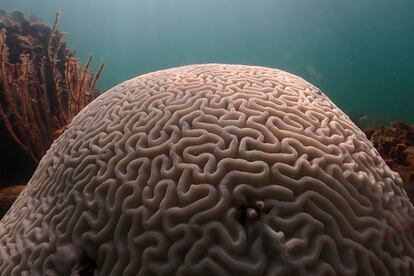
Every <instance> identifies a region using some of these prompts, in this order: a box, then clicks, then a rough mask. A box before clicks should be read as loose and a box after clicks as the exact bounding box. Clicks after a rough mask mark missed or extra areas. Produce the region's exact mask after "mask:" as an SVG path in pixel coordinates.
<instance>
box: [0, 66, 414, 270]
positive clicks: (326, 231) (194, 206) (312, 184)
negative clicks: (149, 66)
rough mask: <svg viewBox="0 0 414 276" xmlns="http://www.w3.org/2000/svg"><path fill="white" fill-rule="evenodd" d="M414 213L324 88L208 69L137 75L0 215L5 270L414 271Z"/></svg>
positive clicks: (78, 125)
mask: <svg viewBox="0 0 414 276" xmlns="http://www.w3.org/2000/svg"><path fill="white" fill-rule="evenodd" d="M413 222H414V208H413V206H412V205H411V203H410V201H409V199H408V197H407V195H406V193H405V192H404V191H403V189H402V183H401V179H400V178H399V176H398V175H397V174H396V173H394V172H392V171H391V170H390V169H389V168H388V167H387V166H386V165H385V163H384V161H383V160H382V159H381V157H380V156H379V154H378V152H377V151H376V150H375V149H374V148H373V146H372V144H371V143H370V142H369V141H368V140H367V139H366V137H365V136H364V134H363V133H362V132H361V130H359V129H358V128H357V127H356V126H355V125H354V124H353V123H352V122H351V121H350V119H349V118H348V117H347V116H346V115H345V114H344V113H343V112H342V111H341V110H339V109H338V108H337V107H336V106H335V105H334V104H333V103H332V102H331V101H330V100H329V99H328V98H327V97H326V96H325V95H324V94H323V93H322V92H321V91H320V90H319V89H317V88H316V87H314V86H312V85H311V84H309V83H308V82H306V81H304V80H303V79H301V78H299V77H296V76H294V75H291V74H289V73H286V72H283V71H280V70H276V69H270V68H263V67H254V66H241V65H223V64H207V65H192V66H185V67H179V68H174V69H170V70H164V71H158V72H155V73H150V74H146V75H142V76H139V77H137V78H134V79H132V80H129V81H126V82H124V83H122V84H120V85H118V86H116V87H115V88H113V89H111V90H110V91H108V92H107V93H105V94H103V95H101V96H100V97H99V98H97V99H96V100H95V101H93V102H92V103H91V104H90V105H89V106H87V108H85V109H84V110H83V111H82V112H81V113H80V114H79V115H78V116H77V117H76V118H75V119H74V120H73V122H72V123H71V125H70V127H69V129H68V130H67V131H66V132H65V133H64V134H63V135H62V136H61V137H60V138H59V139H58V140H57V141H55V143H54V144H53V145H52V147H51V148H50V150H49V151H48V152H47V154H46V156H45V157H44V158H43V159H42V161H41V163H40V164H39V167H38V169H37V171H36V172H35V174H34V176H33V178H32V179H31V181H30V183H29V184H28V185H27V187H26V188H25V190H24V191H23V193H22V194H21V196H20V197H19V198H18V200H17V201H16V202H15V204H14V205H13V207H12V209H11V210H10V211H9V212H8V213H7V215H6V216H5V217H4V218H3V219H2V221H1V223H0V254H1V255H0V271H1V272H2V275H21V274H23V275H27V274H31V275H65V274H70V273H75V271H76V270H80V269H81V266H82V263H84V262H85V260H87V262H89V263H94V268H93V269H94V271H95V274H97V275H137V274H139V275H154V274H157V275H175V274H177V275H193V274H202V275H204V274H210V275H211V274H213V275H234V274H236V273H237V274H238V275H276V274H277V275H335V274H338V275H356V274H359V275H409V274H411V275H413V273H414V230H413V227H412V226H413Z"/></svg>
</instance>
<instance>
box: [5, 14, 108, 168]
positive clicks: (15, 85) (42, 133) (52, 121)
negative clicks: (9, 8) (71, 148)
mask: <svg viewBox="0 0 414 276" xmlns="http://www.w3.org/2000/svg"><path fill="white" fill-rule="evenodd" d="M59 18H60V14H59V13H58V14H57V15H56V19H55V23H54V25H53V27H52V28H51V29H50V28H48V27H46V26H45V25H43V24H42V23H40V22H39V21H37V20H34V19H33V20H27V19H25V17H24V16H23V15H22V14H21V13H13V14H7V13H5V12H0V25H1V26H0V27H2V29H1V30H0V123H1V124H3V125H4V126H5V129H6V130H7V133H8V135H9V136H10V137H12V139H13V140H14V141H15V142H16V143H18V145H19V146H20V147H21V148H22V149H23V150H24V151H25V152H26V153H27V154H28V155H29V156H30V157H31V158H32V160H33V161H34V162H38V161H39V160H40V158H41V157H42V156H43V154H44V153H45V151H46V150H47V149H48V148H49V146H50V144H51V143H52V141H53V139H55V138H56V137H57V136H58V135H59V134H60V133H61V132H62V130H63V129H64V128H65V127H66V126H67V124H68V123H69V122H70V121H71V120H72V118H73V117H74V116H75V115H76V114H77V113H78V112H79V111H80V110H81V109H82V108H84V107H85V106H86V105H87V104H88V103H89V102H90V101H91V100H93V99H94V98H95V97H96V96H97V89H96V88H95V86H96V81H97V79H98V78H99V76H100V73H101V71H102V68H103V65H101V67H100V68H99V70H98V73H97V74H96V75H95V76H94V75H93V74H91V73H90V72H89V66H90V63H91V57H90V58H89V60H88V62H87V64H86V65H85V66H84V67H83V68H81V66H80V64H79V62H78V60H77V59H76V58H75V57H74V55H73V53H72V52H71V51H70V50H69V49H68V48H67V47H66V44H64V43H63V35H62V33H60V32H58V31H57V25H58V23H59ZM17 56H19V60H17Z"/></svg>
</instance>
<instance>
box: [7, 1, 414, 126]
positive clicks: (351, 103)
mask: <svg viewBox="0 0 414 276" xmlns="http://www.w3.org/2000/svg"><path fill="white" fill-rule="evenodd" d="M0 9H5V10H7V11H13V10H21V11H23V12H24V13H26V14H27V15H29V14H30V15H35V16H37V17H39V18H41V19H43V20H44V21H45V22H47V23H49V24H52V23H53V21H54V17H55V13H56V11H58V10H60V11H61V12H62V13H63V17H62V20H61V24H60V27H59V30H60V31H62V32H66V33H67V35H66V39H65V40H66V41H67V42H68V44H69V46H70V47H71V48H73V49H76V52H77V56H78V57H80V58H81V59H82V60H83V61H85V60H86V58H87V56H88V55H89V53H92V54H93V55H94V57H95V60H96V61H97V60H98V59H99V58H103V60H104V62H105V70H104V73H103V76H102V79H101V81H100V84H99V88H100V89H101V90H102V91H105V90H107V89H109V88H110V87H112V86H114V85H116V84H118V83H120V82H122V81H124V80H126V79H129V78H132V77H134V76H136V75H140V74H143V73H146V72H150V71H154V70H158V69H164V68H169V67H175V66H179V65H185V64H194V63H211V62H215V63H217V62H218V63H239V64H252V65H262V66H269V67H275V68H279V69H282V70H286V71H288V72H291V73H294V74H297V75H300V76H302V77H303V78H305V79H306V80H308V81H310V82H312V83H313V84H315V85H316V86H318V87H319V88H321V89H322V90H323V91H324V92H325V93H326V94H327V95H328V96H329V97H330V98H331V99H332V100H333V101H334V102H335V103H336V104H337V105H338V106H339V107H340V108H342V109H343V110H344V111H345V112H347V113H348V114H349V115H351V116H352V117H359V118H361V117H362V118H365V117H366V118H368V120H373V121H375V120H394V119H397V118H404V119H405V120H407V121H409V122H413V121H414V110H413V103H414V1H412V0H393V1H391V0H350V1H340V0H203V1H198V0H116V1H115V0H70V1H68V0H35V1H34V0H0ZM95 66H97V62H96V64H95ZM364 116H365V117H364Z"/></svg>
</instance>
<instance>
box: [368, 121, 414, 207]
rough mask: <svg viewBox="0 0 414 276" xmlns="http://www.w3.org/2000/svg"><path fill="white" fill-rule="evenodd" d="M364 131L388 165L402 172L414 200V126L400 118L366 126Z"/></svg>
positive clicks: (413, 200) (409, 193)
mask: <svg viewBox="0 0 414 276" xmlns="http://www.w3.org/2000/svg"><path fill="white" fill-rule="evenodd" d="M364 132H365V134H366V136H367V137H368V139H370V140H371V141H372V143H373V144H374V146H375V148H376V149H377V150H378V151H379V153H380V154H381V156H382V157H383V158H384V160H385V162H386V163H387V165H388V166H390V168H391V169H392V170H394V171H396V172H398V173H399V174H400V176H401V178H402V179H403V182H404V188H405V190H406V191H407V193H408V196H409V197H410V199H411V201H412V202H414V126H413V125H409V124H407V123H405V122H404V121H402V120H398V121H396V122H394V123H392V124H391V125H389V126H383V125H378V126H374V127H368V128H365V129H364Z"/></svg>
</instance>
